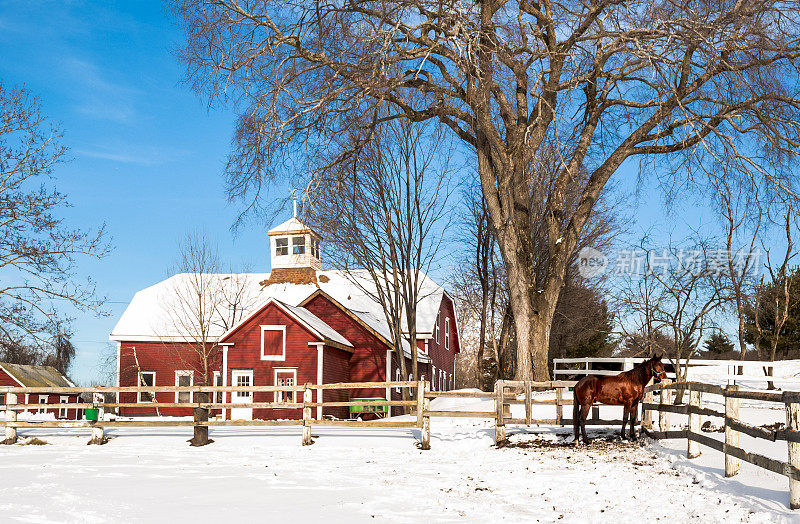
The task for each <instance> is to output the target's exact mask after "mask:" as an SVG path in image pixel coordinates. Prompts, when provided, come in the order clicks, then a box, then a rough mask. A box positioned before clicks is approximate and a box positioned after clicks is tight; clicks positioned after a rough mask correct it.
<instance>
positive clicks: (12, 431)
mask: <svg viewBox="0 0 800 524" xmlns="http://www.w3.org/2000/svg"><path fill="white" fill-rule="evenodd" d="M16 403H17V394H16V393H9V394H7V395H6V423H8V422H16V421H17V412H16V410H13V409H10V408H11V404H16ZM16 443H17V428H12V427H11V426H6V439H5V440H4V441H3V444H16Z"/></svg>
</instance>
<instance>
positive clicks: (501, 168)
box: [170, 0, 800, 380]
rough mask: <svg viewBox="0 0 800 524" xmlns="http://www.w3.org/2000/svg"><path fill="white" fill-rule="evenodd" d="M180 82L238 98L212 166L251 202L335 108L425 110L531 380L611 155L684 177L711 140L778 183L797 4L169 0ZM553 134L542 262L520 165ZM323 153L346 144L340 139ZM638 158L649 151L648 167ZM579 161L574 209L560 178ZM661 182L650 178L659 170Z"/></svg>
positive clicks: (706, 154)
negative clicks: (476, 214)
mask: <svg viewBox="0 0 800 524" xmlns="http://www.w3.org/2000/svg"><path fill="white" fill-rule="evenodd" d="M170 4H171V8H172V11H173V12H174V13H175V15H176V16H177V17H178V19H179V20H180V23H181V25H182V27H183V29H184V31H185V34H186V38H187V42H186V45H185V46H183V48H182V49H181V51H180V57H181V59H182V60H183V62H184V63H185V64H186V67H187V76H188V80H189V82H190V83H191V84H192V85H193V86H194V87H195V88H196V89H197V91H198V92H201V93H203V94H205V95H207V96H208V97H209V98H211V99H212V100H218V99H222V100H228V99H232V100H234V101H236V102H237V103H238V106H239V108H240V114H241V116H240V119H239V123H238V128H237V131H236V135H235V138H234V145H233V152H232V154H231V156H230V159H229V162H228V166H227V175H228V183H229V188H230V194H231V196H232V197H234V198H237V197H242V198H245V199H246V201H247V202H249V203H250V205H255V204H254V203H255V202H257V200H258V193H259V192H260V189H261V188H264V187H266V184H267V183H268V182H269V181H270V180H274V179H275V177H277V176H280V175H281V174H282V171H281V168H280V167H278V166H283V165H285V164H289V165H292V166H293V167H294V164H293V163H284V162H283V161H282V160H283V158H282V157H283V156H284V155H285V156H286V157H295V156H297V153H308V152H310V151H316V150H319V149H320V148H324V147H326V145H327V144H328V143H329V141H330V140H332V139H333V137H336V136H339V135H341V134H342V133H344V132H346V130H348V129H350V128H351V126H352V125H354V123H355V124H357V125H362V126H363V127H364V128H365V133H364V136H365V137H368V136H369V135H370V133H369V131H370V129H371V128H372V126H374V125H376V124H377V123H379V122H383V121H387V120H391V119H403V120H410V121H414V122H421V121H425V120H438V121H439V122H441V123H442V124H444V125H446V126H448V127H449V129H450V130H451V131H452V133H453V134H454V136H456V137H458V138H459V139H460V140H461V141H463V144H464V145H465V146H466V147H467V148H468V149H470V150H471V151H472V152H473V153H474V154H475V158H476V160H477V168H478V175H479V178H480V181H481V187H482V191H483V194H484V197H485V199H486V203H487V208H488V210H489V215H490V217H491V222H492V226H493V228H494V231H495V234H496V237H497V242H498V245H499V248H500V251H501V253H502V255H503V259H504V262H505V265H506V274H507V279H508V282H507V284H508V291H509V297H510V304H511V309H512V311H513V315H514V326H515V330H516V341H517V346H516V347H517V355H518V363H517V364H518V365H517V375H518V377H519V378H524V379H528V378H531V377H534V378H535V379H536V380H542V379H547V378H548V375H549V373H548V368H547V351H548V333H549V326H550V324H551V320H552V317H553V314H554V310H555V305H556V303H557V298H558V294H559V292H560V289H561V287H562V284H563V281H564V278H565V275H566V271H567V268H568V266H569V260H570V256H571V254H572V253H573V252H574V250H575V247H576V245H577V244H578V242H579V239H580V237H581V233H582V231H583V229H584V227H585V225H586V223H587V221H588V219H589V217H590V215H591V212H592V209H593V208H594V204H595V202H596V201H597V199H598V197H599V195H600V193H601V191H602V189H603V187H605V185H606V184H607V183H608V181H609V180H610V179H611V178H612V177H613V176H614V175H615V173H616V172H617V171H618V169H619V168H620V166H622V165H623V163H625V162H626V161H628V160H635V159H640V160H641V161H642V162H644V163H646V164H647V167H648V170H649V171H652V172H661V173H663V176H664V177H669V176H672V177H673V178H674V180H673V183H672V184H665V185H671V186H676V185H680V183H681V182H682V181H687V180H692V178H691V177H692V174H693V173H694V171H695V169H694V168H696V167H697V166H698V165H702V164H703V163H704V162H706V161H708V160H709V158H715V157H714V153H715V152H718V151H726V152H728V153H729V154H728V158H731V159H732V160H733V161H736V162H739V163H742V164H748V165H750V166H751V167H752V168H753V169H752V170H751V171H749V172H750V173H753V175H752V176H759V177H763V178H766V179H768V180H770V181H771V182H772V185H771V188H770V191H792V189H791V187H792V184H793V181H792V178H791V174H790V173H789V172H788V171H785V170H781V169H780V167H781V166H784V165H786V164H787V163H788V162H789V161H790V160H792V159H793V158H794V156H795V151H796V150H797V145H798V139H797V136H798V132H800V118H798V112H800V104H799V103H798V100H797V99H796V98H794V95H793V93H795V89H794V84H795V80H796V76H797V75H796V73H797V62H796V58H797V56H798V52H799V51H800V39H798V36H799V34H798V33H799V32H798V24H800V16H798V10H800V5H798V4H796V3H794V2H789V1H785V0H758V1H756V0H746V1H741V2H711V3H709V2H698V1H688V2H687V1H678V0H657V1H655V2H653V1H651V0H630V1H626V2H619V1H612V0H600V1H596V2H589V3H582V2H575V1H574V0H561V1H548V2H545V3H539V2H530V1H528V0H520V1H518V2H507V1H502V0H496V1H481V2H462V1H460V0H446V1H441V2H429V1H426V0H396V1H380V2H378V1H366V0H365V1H351V2H344V3H342V2H324V1H316V2H307V1H299V0H295V1H291V0H280V1H279V0H274V1H265V2H246V1H237V0H214V1H211V0H172V1H171V2H170ZM551 146H552V147H555V148H556V152H557V156H556V158H557V159H558V164H557V166H558V171H557V172H558V175H557V177H556V178H555V180H554V181H553V184H552V185H551V186H549V188H548V193H547V196H546V198H543V199H542V200H543V201H544V202H545V203H546V204H545V206H546V207H545V209H546V213H544V214H543V215H542V216H543V217H544V222H543V223H542V224H541V226H542V228H543V231H544V232H545V233H546V247H547V257H546V271H545V272H544V274H543V276H539V275H538V274H537V273H536V272H535V271H534V270H533V268H535V267H536V263H535V260H536V256H537V254H536V253H535V252H534V251H533V243H532V242H531V239H532V238H533V237H534V234H535V233H534V231H533V230H532V227H531V212H532V210H531V209H530V202H529V191H528V176H527V172H526V170H527V169H528V166H530V165H531V164H532V162H534V161H536V159H539V158H541V157H543V156H546V155H545V154H544V153H545V151H544V150H543V148H547V147H551ZM341 158H342V162H347V155H343V156H342V157H341ZM653 167H657V168H659V169H652V168H653ZM583 169H586V170H587V173H588V176H587V180H586V183H585V185H584V186H583V188H582V190H581V193H580V195H579V197H578V198H577V202H578V206H577V207H576V208H575V210H574V212H572V213H567V212H566V210H565V200H564V195H565V193H566V190H567V187H568V186H569V184H570V182H571V181H572V180H573V179H574V178H575V177H576V176H578V174H579V173H580V172H581V170H583ZM665 182H669V180H666V181H665Z"/></svg>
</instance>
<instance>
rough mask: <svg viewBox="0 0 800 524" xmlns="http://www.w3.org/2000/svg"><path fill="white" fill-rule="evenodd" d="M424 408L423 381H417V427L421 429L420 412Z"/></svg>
mask: <svg viewBox="0 0 800 524" xmlns="http://www.w3.org/2000/svg"><path fill="white" fill-rule="evenodd" d="M424 410H425V383H424V382H423V381H421V380H420V381H418V382H417V427H418V428H420V429H422V424H423V423H424V421H423V420H422V419H423V417H422V413H423V411H424Z"/></svg>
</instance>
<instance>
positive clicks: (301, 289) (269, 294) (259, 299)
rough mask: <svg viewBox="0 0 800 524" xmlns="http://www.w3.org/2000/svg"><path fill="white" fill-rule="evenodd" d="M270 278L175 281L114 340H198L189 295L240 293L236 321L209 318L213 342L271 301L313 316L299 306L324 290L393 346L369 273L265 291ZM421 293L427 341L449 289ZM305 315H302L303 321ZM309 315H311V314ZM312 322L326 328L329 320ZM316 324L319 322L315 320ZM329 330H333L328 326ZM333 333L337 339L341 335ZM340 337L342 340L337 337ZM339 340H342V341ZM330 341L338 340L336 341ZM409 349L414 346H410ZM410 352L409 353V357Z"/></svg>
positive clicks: (144, 294)
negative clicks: (202, 289) (202, 290)
mask: <svg viewBox="0 0 800 524" xmlns="http://www.w3.org/2000/svg"><path fill="white" fill-rule="evenodd" d="M269 276H270V274H269V273H239V274H215V275H203V277H204V278H207V279H208V282H206V281H200V280H199V277H198V275H194V274H191V273H181V274H178V275H174V276H172V277H170V278H168V279H166V280H163V281H161V282H159V283H157V284H155V285H153V286H150V287H148V288H145V289H143V290H141V291H139V292H138V293H136V294H135V295H134V297H133V299H132V300H131V303H130V304H129V305H128V307H127V308H126V309H125V312H124V313H123V314H122V317H120V319H119V321H118V322H117V325H116V326H114V329H113V330H112V332H111V335H110V336H109V338H110V339H111V340H119V341H121V340H125V341H147V340H158V341H182V340H196V338H197V337H196V336H195V333H194V331H195V330H196V327H195V326H196V325H198V324H199V322H198V321H197V320H196V318H197V317H199V315H198V312H197V311H193V308H192V307H187V306H186V305H185V304H184V300H182V298H181V297H182V296H183V295H185V294H186V290H192V289H197V288H200V287H205V288H209V291H208V292H209V293H222V294H223V296H225V295H227V296H229V297H233V296H234V295H237V293H238V294H239V296H241V299H240V300H239V301H238V302H239V305H238V314H237V315H236V319H235V320H232V319H231V318H229V317H230V316H232V315H231V313H230V310H227V309H226V308H224V307H223V308H219V307H217V308H213V310H211V311H208V312H203V314H204V318H210V319H211V320H210V321H206V322H205V323H206V325H209V326H210V328H209V332H208V336H209V338H210V339H214V338H218V337H220V336H222V335H223V334H224V333H226V332H227V331H229V330H230V329H231V328H233V327H234V326H235V325H236V324H238V323H239V322H241V321H242V320H244V319H246V318H248V317H249V316H251V315H252V314H253V313H255V312H256V311H258V310H259V309H261V308H262V307H263V306H264V305H265V304H266V303H267V301H268V300H269V299H275V300H278V301H280V302H281V304H284V305H286V306H288V307H292V308H295V310H303V311H306V312H308V311H307V310H305V309H304V308H302V307H298V306H300V305H301V304H302V303H303V302H304V301H305V300H306V299H308V298H309V297H310V296H311V295H312V294H313V293H315V292H316V291H318V290H321V291H323V292H324V293H325V294H327V295H328V296H330V297H331V298H332V299H333V300H335V301H336V302H338V303H339V304H340V305H341V306H342V307H343V308H345V309H346V310H348V311H349V312H350V313H351V314H352V315H354V316H355V317H357V319H358V320H359V321H361V322H362V323H363V324H364V325H366V326H367V327H369V328H370V329H371V330H373V331H374V332H376V333H377V334H378V335H380V336H381V337H383V338H384V339H386V340H387V341H390V340H391V339H392V336H391V331H390V329H389V325H388V323H387V322H386V318H385V316H384V313H383V308H382V307H381V305H380V303H379V302H377V301H376V300H375V298H374V296H372V295H373V292H372V291H371V290H374V289H375V286H374V283H373V282H372V280H371V278H370V276H369V274H368V273H367V272H366V271H348V272H345V271H340V270H327V271H318V272H317V280H318V282H317V283H315V284H292V283H278V284H271V285H267V286H262V285H261V282H263V281H265V280H267V279H268V278H269ZM420 289H421V293H420V301H419V304H418V305H417V333H418V334H419V335H423V336H424V335H426V334H430V333H433V326H434V323H435V322H436V315H437V313H438V312H439V306H440V304H441V301H442V296H443V295H444V289H443V288H442V287H441V286H439V285H438V284H436V283H435V282H434V281H433V280H431V279H430V278H428V277H427V276H426V275H422V279H421V285H420ZM207 303H209V304H211V303H217V304H218V303H219V301H218V300H216V301H215V300H208V301H207ZM304 314H305V313H302V312H300V313H298V316H299V315H304ZM308 314H311V313H310V312H308ZM312 316H313V317H314V318H316V319H317V320H318V321H319V322H322V323H323V324H324V321H323V320H321V319H318V318H317V317H316V316H314V315H312ZM304 320H305V318H304ZM311 322H314V321H313V320H311ZM325 325H326V326H327V324H325ZM328 328H330V326H328ZM315 329H316V328H315ZM330 329H331V330H332V331H333V332H334V333H336V332H335V330H333V329H332V328H330ZM337 335H339V334H338V333H337ZM326 336H327V335H326ZM339 336H340V337H341V335H339ZM330 338H331V340H336V339H335V338H333V337H332V336H331V337H330ZM341 338H344V337H341ZM345 340H346V339H345ZM347 345H349V342H348V343H347ZM406 346H408V345H407V344H406ZM409 349H410V348H409V347H406V351H409ZM420 360H421V361H426V360H427V357H426V356H425V355H420Z"/></svg>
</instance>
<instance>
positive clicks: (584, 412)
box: [581, 401, 592, 444]
mask: <svg viewBox="0 0 800 524" xmlns="http://www.w3.org/2000/svg"><path fill="white" fill-rule="evenodd" d="M590 409H592V402H591V401H589V402H587V403H586V404H584V405H582V406H581V435H583V441H584V442H585V443H586V444H588V443H589V442H591V441H590V440H589V437H588V436H587V435H586V417H588V416H589V410H590Z"/></svg>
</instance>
